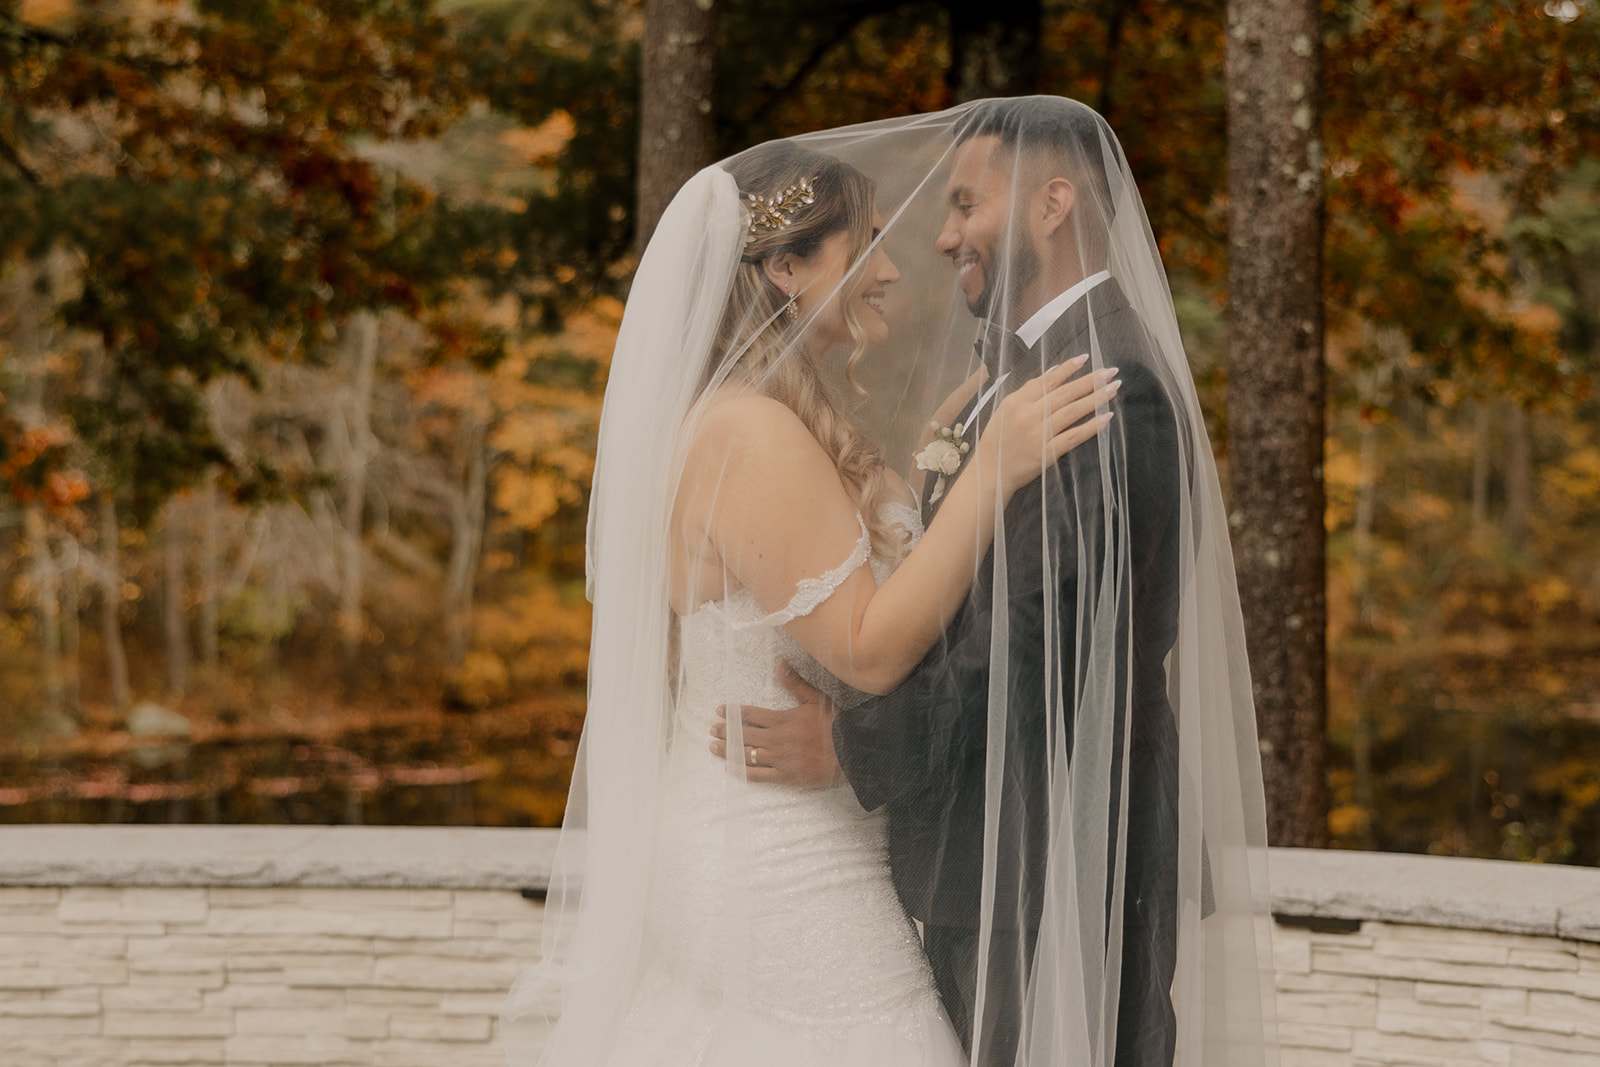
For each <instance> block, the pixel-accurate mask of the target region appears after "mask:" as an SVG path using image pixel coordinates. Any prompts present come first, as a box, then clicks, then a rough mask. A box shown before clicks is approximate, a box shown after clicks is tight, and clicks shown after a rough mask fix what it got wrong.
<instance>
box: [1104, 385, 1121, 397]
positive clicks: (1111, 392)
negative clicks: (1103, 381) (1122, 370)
mask: <svg viewBox="0 0 1600 1067" xmlns="http://www.w3.org/2000/svg"><path fill="white" fill-rule="evenodd" d="M1121 388H1122V383H1121V382H1112V383H1111V384H1110V385H1108V386H1106V395H1107V396H1116V395H1117V390H1118V389H1121Z"/></svg>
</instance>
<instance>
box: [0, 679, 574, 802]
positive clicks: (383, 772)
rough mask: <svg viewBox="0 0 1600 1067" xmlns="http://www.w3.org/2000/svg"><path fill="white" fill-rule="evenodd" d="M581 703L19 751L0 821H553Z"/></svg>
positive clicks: (1, 792) (2, 788)
mask: <svg viewBox="0 0 1600 1067" xmlns="http://www.w3.org/2000/svg"><path fill="white" fill-rule="evenodd" d="M581 727H582V704H581V701H573V700H568V701H564V702H555V703H554V704H553V705H544V706H541V707H539V708H537V709H533V710H523V711H516V712H503V711H502V712H474V713H450V712H429V713H419V714H410V715H400V716H388V717H383V718H381V719H379V720H378V721H374V722H370V723H367V724H366V725H363V726H360V727H357V728H353V729H350V728H344V729H330V728H323V729H306V730H303V731H301V730H295V729H293V728H288V729H284V728H279V729H275V730H270V731H269V730H227V729H224V730H214V731H204V732H197V736H196V737H195V739H194V740H193V741H188V742H184V741H176V740H172V739H158V740H148V741H145V742H144V743H136V742H135V741H134V740H133V739H130V738H128V737H127V736H126V735H120V736H119V735H110V736H108V737H105V738H101V739H100V740H99V743H90V744H78V745H61V746H56V747H55V748H48V747H43V748H40V749H37V750H33V749H29V748H26V747H16V748H13V749H12V750H10V751H7V752H5V753H4V754H0V822H4V823H225V824H252V823H254V824H323V825H333V824H370V825H389V826H441V825H442V826H558V825H560V822H561V813H562V810H563V808H564V807H565V804H566V796H567V786H568V784H569V782H570V780H571V775H572V761H573V755H574V753H575V751H576V749H577V739H578V733H579V730H580V729H581Z"/></svg>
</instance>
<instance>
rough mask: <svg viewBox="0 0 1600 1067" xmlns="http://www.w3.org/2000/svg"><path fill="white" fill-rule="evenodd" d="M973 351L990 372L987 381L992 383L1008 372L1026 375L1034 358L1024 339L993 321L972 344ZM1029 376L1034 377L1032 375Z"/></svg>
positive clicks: (988, 323) (989, 322) (986, 325)
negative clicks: (1018, 372) (1023, 341)
mask: <svg viewBox="0 0 1600 1067" xmlns="http://www.w3.org/2000/svg"><path fill="white" fill-rule="evenodd" d="M972 350H973V351H974V352H976V353H977V355H978V358H979V359H980V360H982V361H983V365H984V368H985V369H987V370H988V372H989V377H988V379H987V380H988V381H991V382H992V381H994V380H995V379H996V378H998V377H999V376H1000V375H1001V374H1002V373H1005V372H1008V371H1023V372H1024V373H1026V372H1027V370H1028V369H1029V367H1030V361H1031V360H1032V359H1033V358H1034V357H1033V353H1032V350H1031V349H1030V348H1029V347H1028V346H1027V345H1025V344H1023V343H1022V338H1020V337H1018V336H1017V335H1016V333H1015V332H1013V331H1011V330H1008V329H1006V328H1005V327H1004V326H1001V325H1000V324H999V323H997V322H992V321H985V322H984V324H983V332H982V333H980V334H979V335H978V339H977V340H976V341H974V342H973V343H972ZM1028 376H1029V377H1032V375H1031V374H1030V375H1028Z"/></svg>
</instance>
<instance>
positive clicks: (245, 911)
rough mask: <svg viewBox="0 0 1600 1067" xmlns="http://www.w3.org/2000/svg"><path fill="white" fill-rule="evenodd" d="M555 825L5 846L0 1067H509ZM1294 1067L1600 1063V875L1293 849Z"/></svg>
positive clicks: (60, 837)
mask: <svg viewBox="0 0 1600 1067" xmlns="http://www.w3.org/2000/svg"><path fill="white" fill-rule="evenodd" d="M552 847H553V835H552V834H551V833H550V832H548V831H518V830H487V829H472V830H451V829H359V828H309V829H308V828H292V827H282V828H245V829H233V828H217V827H148V828H136V827H17V828H0V1065H3V1067H46V1065H48V1067H65V1065H68V1064H73V1065H82V1067H111V1065H123V1064H129V1065H136V1064H152V1065H153V1064H180V1063H181V1064H197V1065H210V1064H240V1065H273V1064H319V1065H330V1067H334V1065H344V1064H352V1065H355V1064H360V1065H368V1064H370V1065H380V1067H381V1065H390V1067H411V1065H416V1067H478V1065H483V1067H501V1065H502V1064H503V1062H504V1061H503V1057H502V1056H501V1055H500V1053H499V1052H498V1050H497V1049H496V1047H495V1044H494V1035H495V1028H496V1015H497V1012H498V1010H499V1006H500V1002H501V999H502V997H503V996H504V991H505V989H506V987H507V986H508V985H509V984H510V981H511V979H512V978H513V976H514V975H515V974H516V973H517V971H518V969H519V968H520V967H521V966H522V965H523V964H524V963H526V961H527V960H529V959H530V958H532V956H533V954H534V951H535V948H536V946H537V944H538V938H539V929H540V918H541V906H540V904H539V903H538V902H537V900H530V899H527V898H525V896H524V895H523V893H522V892H521V890H523V889H525V888H539V887H542V885H543V883H544V878H545V872H546V871H547V870H548V864H549V859H550V853H551V849H552ZM1271 874H1272V881H1273V896H1274V910H1275V912H1276V913H1277V915H1278V923H1277V924H1276V928H1275V930H1274V938H1275V940H1274V949H1275V954H1276V960H1277V970H1278V991H1279V993H1278V998H1277V1012H1278V1017H1279V1020H1280V1033H1281V1038H1282V1044H1283V1062H1284V1065H1285V1067H1324V1065H1332V1064H1339V1065H1347V1064H1348V1065H1354V1067H1368V1065H1378V1064H1385V1065H1389V1064H1394V1065H1399V1064H1406V1065H1439V1067H1445V1065H1450V1067H1455V1065H1459V1064H1496V1065H1511V1067H1521V1065H1529V1067H1532V1065H1544V1064H1549V1065H1561V1067H1567V1065H1577V1064H1587V1065H1593V1064H1600V872H1597V871H1593V870H1582V869H1573V868H1558V867H1538V866H1531V865H1519V864H1508V863H1492V862H1486V861H1474V860H1448V859H1435V858H1428V857H1417V856H1386V855H1376V854H1368V853H1339V852H1306V851H1301V850H1276V851H1275V852H1274V854H1273V856H1272V860H1271Z"/></svg>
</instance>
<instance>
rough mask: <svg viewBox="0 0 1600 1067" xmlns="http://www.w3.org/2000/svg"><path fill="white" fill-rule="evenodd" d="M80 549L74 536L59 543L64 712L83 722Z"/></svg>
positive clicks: (81, 563)
mask: <svg viewBox="0 0 1600 1067" xmlns="http://www.w3.org/2000/svg"><path fill="white" fill-rule="evenodd" d="M82 566H83V551H82V549H80V548H79V547H78V539H77V538H76V537H73V536H70V535H69V536H67V537H65V538H63V539H62V542H61V674H62V680H63V682H64V683H65V689H64V691H63V696H64V697H65V699H66V702H67V714H68V715H70V716H72V718H73V720H74V721H75V722H82V721H83V625H82V622H81V619H82V611H83V606H82V605H83V579H82Z"/></svg>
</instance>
